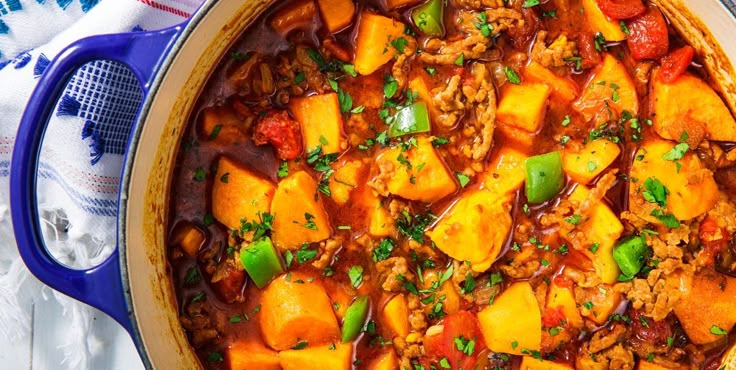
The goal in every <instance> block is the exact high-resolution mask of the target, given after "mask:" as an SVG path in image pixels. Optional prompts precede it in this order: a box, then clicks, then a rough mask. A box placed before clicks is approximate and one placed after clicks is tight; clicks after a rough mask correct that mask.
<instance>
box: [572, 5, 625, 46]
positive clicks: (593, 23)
mask: <svg viewBox="0 0 736 370" xmlns="http://www.w3.org/2000/svg"><path fill="white" fill-rule="evenodd" d="M582 5H583V9H584V10H583V14H585V18H586V20H587V21H588V25H589V26H590V28H591V30H592V31H593V32H600V33H601V34H603V37H604V38H605V39H606V40H608V41H623V40H625V39H626V34H625V33H624V31H623V30H621V25H620V24H619V22H616V21H613V20H611V19H609V18H608V17H607V16H606V15H605V14H603V11H601V8H600V7H599V6H598V3H597V2H596V0H583V4H582Z"/></svg>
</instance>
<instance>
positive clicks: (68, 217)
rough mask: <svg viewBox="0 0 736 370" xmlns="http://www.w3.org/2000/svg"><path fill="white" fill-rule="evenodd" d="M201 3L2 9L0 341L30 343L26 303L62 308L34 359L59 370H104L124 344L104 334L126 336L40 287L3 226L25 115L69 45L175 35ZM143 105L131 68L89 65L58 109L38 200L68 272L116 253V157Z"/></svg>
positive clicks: (29, 4)
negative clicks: (160, 32)
mask: <svg viewBox="0 0 736 370" xmlns="http://www.w3.org/2000/svg"><path fill="white" fill-rule="evenodd" d="M201 1H202V0H0V112H2V114H0V307H2V308H0V335H2V336H3V337H4V338H17V339H18V340H20V339H21V338H27V337H28V336H29V334H30V331H31V315H32V313H31V312H28V310H27V309H26V308H27V307H29V305H30V303H29V302H33V301H34V300H38V299H44V298H41V297H48V299H54V300H58V302H59V303H60V305H59V307H60V308H61V309H60V311H61V312H63V313H61V312H60V314H59V315H60V316H61V315H62V314H63V315H64V320H60V322H63V324H61V325H63V328H64V330H58V331H56V332H57V333H61V334H60V337H59V338H55V340H52V341H48V343H49V346H50V348H34V349H33V350H34V351H61V352H63V356H62V358H64V361H63V363H62V364H59V366H58V367H55V369H63V368H69V369H87V368H91V367H94V365H93V364H98V365H99V364H100V363H104V362H99V361H96V360H95V358H96V357H97V358H105V356H107V355H109V354H108V353H106V351H107V352H110V351H114V350H115V349H114V348H112V347H113V345H111V343H109V338H114V337H120V335H119V333H112V332H109V331H110V330H113V331H122V328H118V327H117V326H116V325H112V326H111V325H109V323H108V324H107V325H106V326H105V328H103V329H100V328H99V327H98V326H99V324H100V321H104V320H99V319H98V320H95V318H99V317H101V316H102V315H101V314H100V313H99V312H96V311H95V310H93V309H91V308H89V307H88V306H85V305H83V304H80V303H78V302H75V301H73V300H71V299H69V298H67V297H65V296H63V295H61V294H56V293H55V292H51V291H50V290H49V288H47V287H43V286H42V285H41V284H40V283H39V282H38V281H36V280H35V279H34V278H33V277H32V276H30V274H29V273H28V271H27V270H26V269H25V267H24V266H23V264H22V262H21V261H20V259H19V257H18V252H17V248H16V244H15V240H14V237H13V232H12V225H11V221H10V217H9V204H10V203H9V195H8V193H9V191H8V176H9V173H10V159H11V155H12V151H13V144H14V138H15V133H16V130H17V128H18V123H19V121H20V118H21V116H22V113H23V110H24V107H25V105H26V103H27V101H28V98H29V96H30V94H31V92H32V90H33V88H34V86H35V84H36V83H37V81H38V78H39V76H40V75H41V74H43V72H44V70H45V68H46V67H47V66H48V64H49V62H50V60H52V59H53V58H54V56H55V55H56V54H57V53H58V52H59V51H60V50H62V49H63V48H64V47H65V46H67V45H69V44H70V43H72V42H73V41H75V40H78V39H80V38H83V37H86V36H90V35H96V34H106V33H119V32H136V31H142V30H155V29H160V28H164V27H168V26H172V25H175V24H178V23H181V22H183V21H184V20H185V19H186V18H187V17H189V16H190V15H191V14H192V13H193V12H194V11H195V10H196V8H197V7H198V6H199V5H200V3H201ZM140 100H141V92H140V88H139V86H138V82H137V80H136V79H135V77H134V76H133V75H132V73H131V72H130V71H129V70H128V69H127V68H125V67H124V66H122V65H120V64H118V63H115V62H111V61H95V62H91V63H89V64H87V65H85V66H83V67H82V68H80V69H79V70H78V71H77V72H76V74H75V75H74V76H73V77H72V79H71V80H70V81H69V83H68V85H67V86H66V87H65V89H64V91H63V93H62V97H61V99H60V100H59V102H57V103H56V108H55V111H54V116H53V118H52V119H51V121H50V123H49V128H48V130H47V132H46V138H45V141H44V145H43V149H42V156H41V163H40V166H39V172H38V176H39V182H38V190H37V191H38V200H39V211H40V212H39V213H40V214H41V221H42V225H44V226H45V233H46V242H47V245H48V247H49V249H50V250H51V252H52V254H53V255H54V256H55V257H56V258H57V259H58V260H60V261H62V262H64V263H67V264H69V265H72V266H75V267H80V268H86V267H91V266H94V265H95V264H97V263H99V262H101V261H103V260H104V259H105V258H106V257H107V256H108V255H109V254H110V253H111V251H112V250H113V248H114V240H115V226H116V223H115V213H116V208H117V189H118V183H119V180H120V178H119V176H120V170H121V165H122V156H123V154H124V153H125V149H126V145H127V143H126V139H127V137H128V133H129V131H130V127H131V125H132V123H133V119H134V117H135V113H136V111H137V108H138V105H139V104H140ZM49 292H50V293H51V294H45V293H49ZM130 356H136V355H135V353H130ZM0 358H1V357H0ZM108 358H109V357H108ZM132 358H135V357H132ZM5 365H8V366H10V365H9V364H5ZM29 365H30V364H19V365H18V366H19V367H14V366H11V367H9V368H20V366H22V367H23V368H29ZM0 367H3V368H5V367H4V366H0Z"/></svg>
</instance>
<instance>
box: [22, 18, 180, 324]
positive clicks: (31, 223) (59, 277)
mask: <svg viewBox="0 0 736 370" xmlns="http://www.w3.org/2000/svg"><path fill="white" fill-rule="evenodd" d="M185 24H186V22H185V23H183V24H180V25H178V26H174V27H171V28H167V29H163V30H160V31H152V32H135V33H123V34H112V35H101V36H92V37H88V38H85V39H82V40H79V41H77V42H75V43H73V44H71V45H69V46H68V47H67V48H65V49H64V50H62V51H61V52H60V53H59V55H57V56H56V58H54V60H53V61H52V62H51V63H50V64H49V66H48V67H47V68H46V71H45V72H44V74H43V75H42V76H41V78H40V80H39V81H38V85H37V86H36V89H35V90H34V91H33V94H32V95H31V98H30V100H29V101H28V105H27V107H26V110H25V112H24V113H23V118H22V119H21V122H20V126H19V128H18V133H17V135H16V140H15V147H14V149H13V158H12V162H11V167H10V169H11V172H10V204H11V207H10V209H11V215H12V219H13V229H14V231H15V239H16V241H17V243H18V250H19V252H20V255H21V257H22V258H23V261H24V262H25V264H26V266H28V269H29V270H30V271H31V272H32V273H33V275H35V276H36V277H37V278H38V279H39V280H41V281H42V282H44V283H45V284H47V285H49V286H50V287H52V288H54V289H56V290H58V291H60V292H62V293H64V294H66V295H69V296H71V297H72V298H75V299H78V300H80V301H82V302H85V303H87V304H89V305H91V306H93V307H96V308H98V309H100V310H101V311H103V312H105V313H106V314H108V315H110V316H111V317H112V318H113V319H115V321H117V322H119V323H120V324H121V325H122V326H123V327H124V328H125V329H126V330H127V331H128V332H129V333H131V334H132V333H133V330H132V329H133V327H132V323H131V319H130V316H129V310H128V307H127V305H126V302H125V297H124V294H123V289H124V288H126V287H125V286H124V285H123V283H122V280H121V276H120V260H119V254H118V249H117V248H115V250H114V251H113V253H112V254H111V255H110V257H108V258H107V259H106V260H105V261H104V262H102V263H101V264H100V265H98V266H95V267H92V268H89V269H86V270H77V269H73V268H69V267H66V266H64V265H62V264H60V263H59V262H58V261H56V259H54V257H53V256H51V254H50V253H49V251H48V250H47V249H46V246H45V244H44V240H43V234H42V232H41V225H40V222H39V214H38V207H37V199H36V176H37V172H38V160H39V155H40V151H41V144H42V141H43V137H44V134H45V132H46V127H47V125H48V121H49V117H50V115H51V114H52V113H53V110H54V106H55V105H56V102H57V101H58V99H59V96H60V95H61V93H62V91H63V89H64V87H65V86H66V84H67V82H68V81H69V79H70V78H71V76H72V75H73V74H74V72H76V70H77V69H78V68H79V67H81V66H82V65H84V64H85V63H87V62H90V61H93V60H100V59H104V60H112V61H116V62H119V63H122V64H124V65H126V66H127V67H128V68H130V69H131V71H132V72H133V74H135V76H136V77H137V78H138V81H139V82H140V84H141V88H142V93H143V100H144V101H145V98H146V95H148V92H149V89H150V86H151V82H152V80H153V78H154V77H155V76H156V72H157V70H158V67H159V66H160V64H161V61H162V60H163V59H164V58H165V56H166V54H167V52H168V51H169V50H170V49H171V47H172V46H173V44H174V41H175V40H176V39H177V37H178V36H179V34H181V31H182V29H183V28H184V26H185ZM118 201H119V199H118Z"/></svg>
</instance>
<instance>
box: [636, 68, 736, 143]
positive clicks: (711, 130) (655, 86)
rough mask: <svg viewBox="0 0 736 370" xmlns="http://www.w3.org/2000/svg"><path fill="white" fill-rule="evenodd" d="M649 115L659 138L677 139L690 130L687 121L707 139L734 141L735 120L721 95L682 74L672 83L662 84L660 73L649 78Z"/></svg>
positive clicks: (735, 139) (735, 135)
mask: <svg viewBox="0 0 736 370" xmlns="http://www.w3.org/2000/svg"><path fill="white" fill-rule="evenodd" d="M650 86H651V93H650V99H649V101H650V102H651V103H650V104H651V106H650V109H651V112H652V114H651V116H652V123H653V124H654V130H655V131H657V133H658V134H659V136H661V137H663V138H665V139H670V140H679V139H680V137H682V134H683V132H687V131H688V130H690V135H691V136H692V134H693V132H692V131H693V129H692V128H689V127H687V126H686V125H685V123H687V122H688V121H692V123H693V124H696V125H698V129H700V130H703V131H704V132H705V133H706V138H707V139H708V140H716V141H736V121H735V120H734V118H733V116H732V115H731V112H730V111H729V110H728V108H727V107H726V104H724V103H723V100H722V99H721V97H720V96H718V94H717V93H716V92H715V91H714V90H713V88H712V87H710V86H709V85H708V84H707V83H705V82H704V81H703V80H701V79H700V78H698V77H696V76H693V75H692V74H690V73H684V74H683V75H681V76H680V77H678V78H677V79H676V80H674V81H673V82H671V83H665V82H663V81H662V78H661V77H660V76H659V71H656V72H655V73H654V77H652V79H651V83H650Z"/></svg>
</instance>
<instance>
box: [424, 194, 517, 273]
mask: <svg viewBox="0 0 736 370" xmlns="http://www.w3.org/2000/svg"><path fill="white" fill-rule="evenodd" d="M511 199H512V198H511V196H503V197H502V196H499V195H497V194H494V193H491V192H490V191H487V190H471V191H469V192H466V193H464V194H463V195H462V196H461V197H460V200H459V201H457V203H455V204H454V205H453V206H452V207H451V208H450V210H449V211H447V212H445V213H444V215H443V216H442V218H441V219H440V220H439V222H438V223H437V225H436V226H435V227H434V229H433V230H431V231H429V232H427V235H428V236H429V237H430V238H431V239H432V241H433V242H434V243H435V245H437V248H439V249H440V250H441V251H443V252H445V253H446V254H447V255H448V256H450V257H452V258H454V259H456V260H458V261H469V262H470V264H471V268H472V269H473V270H474V271H479V272H480V271H485V270H487V269H488V268H489V267H490V266H491V264H492V263H493V261H495V260H496V257H498V254H499V253H500V252H501V249H502V248H503V246H504V244H505V243H506V238H507V237H508V234H509V231H510V230H511V216H510V215H509V211H510V205H509V202H510V200H511Z"/></svg>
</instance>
